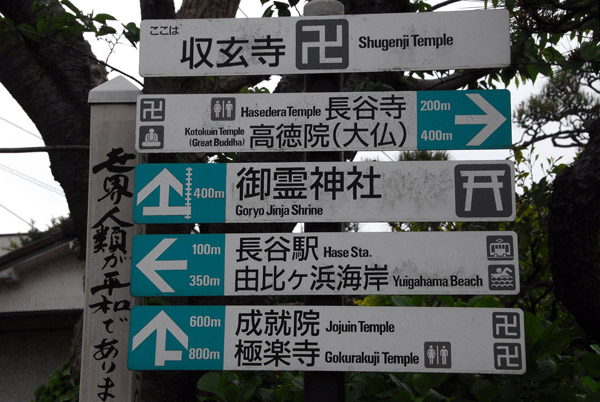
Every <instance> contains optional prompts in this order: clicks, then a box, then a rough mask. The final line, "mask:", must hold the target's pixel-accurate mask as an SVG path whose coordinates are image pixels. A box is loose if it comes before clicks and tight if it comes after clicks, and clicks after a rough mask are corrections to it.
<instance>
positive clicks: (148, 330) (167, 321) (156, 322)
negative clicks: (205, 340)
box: [131, 310, 188, 367]
mask: <svg viewBox="0 0 600 402" xmlns="http://www.w3.org/2000/svg"><path fill="white" fill-rule="evenodd" d="M154 331H156V354H155V357H154V365H155V366H157V367H162V366H164V365H165V362H166V361H167V360H168V361H180V360H181V350H167V331H169V332H170V333H171V334H173V336H174V337H175V339H177V340H178V341H179V343H181V344H182V345H183V347H184V348H186V349H187V348H188V336H187V335H186V334H185V332H183V331H182V330H181V328H179V327H178V326H177V324H176V323H175V322H174V321H173V320H172V319H171V317H169V316H168V315H167V313H165V312H164V310H163V311H161V312H160V313H158V314H157V315H156V317H154V318H153V319H152V320H151V321H150V322H149V323H148V324H146V326H145V327H144V328H142V330H141V331H140V332H138V333H137V334H136V335H135V336H134V337H133V340H132V343H131V350H132V351H134V350H135V349H136V348H137V347H138V346H140V345H141V344H142V343H143V342H144V341H145V340H146V338H148V337H149V336H150V335H152V333H153V332H154Z"/></svg>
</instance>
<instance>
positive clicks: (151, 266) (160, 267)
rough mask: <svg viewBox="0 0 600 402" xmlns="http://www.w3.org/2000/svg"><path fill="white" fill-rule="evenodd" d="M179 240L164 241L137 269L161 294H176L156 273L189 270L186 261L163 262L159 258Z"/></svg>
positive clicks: (139, 263) (138, 264)
mask: <svg viewBox="0 0 600 402" xmlns="http://www.w3.org/2000/svg"><path fill="white" fill-rule="evenodd" d="M176 241H177V239H172V238H171V239H168V238H167V239H163V240H161V242H160V243H158V244H157V245H156V247H154V248H153V249H152V251H150V252H149V253H148V254H147V255H146V256H145V257H144V258H143V259H142V260H141V261H140V262H138V263H137V265H136V267H137V268H138V269H139V270H140V271H142V273H143V274H144V275H146V278H148V279H149V280H150V282H152V283H153V284H154V286H156V287H157V288H158V289H159V290H160V291H161V292H163V293H172V292H175V289H173V288H172V287H171V286H169V284H168V283H167V282H166V281H165V280H164V279H163V278H162V277H161V276H160V275H159V274H158V273H157V272H156V271H185V270H187V261H186V260H162V261H158V258H159V257H160V256H161V255H162V253H164V252H165V251H166V250H167V249H168V248H169V247H171V245H172V244H173V243H175V242H176Z"/></svg>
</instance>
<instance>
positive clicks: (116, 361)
mask: <svg viewBox="0 0 600 402" xmlns="http://www.w3.org/2000/svg"><path fill="white" fill-rule="evenodd" d="M134 113H135V106H134V105H133V104H131V105H121V104H119V105H109V106H104V105H103V106H96V105H94V107H93V108H92V126H91V135H90V149H91V151H90V170H89V175H90V178H89V183H90V184H89V186H90V190H89V199H88V234H87V248H86V273H85V289H84V292H85V305H84V318H83V345H82V361H81V384H80V400H86V401H102V402H106V401H133V400H135V398H136V394H137V395H138V396H137V398H138V400H139V386H140V384H139V383H140V376H139V375H137V373H135V372H132V371H130V370H128V369H127V347H128V338H129V325H130V314H131V308H132V307H133V305H134V304H135V303H134V299H133V297H132V296H131V292H130V277H131V255H132V239H133V237H134V235H135V234H136V233H135V232H136V226H135V224H134V223H133V198H134V188H133V185H134V168H135V165H136V163H137V162H138V158H137V154H136V153H135V151H134V149H135V147H134V146H135V144H134V138H133V136H131V135H127V133H132V132H133V130H134V128H135V114H134Z"/></svg>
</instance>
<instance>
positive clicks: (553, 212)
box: [548, 119, 600, 342]
mask: <svg viewBox="0 0 600 402" xmlns="http://www.w3.org/2000/svg"><path fill="white" fill-rule="evenodd" d="M588 130H589V133H590V140H589V142H588V144H587V146H586V147H585V150H584V151H583V152H582V153H581V156H579V158H578V159H577V160H576V161H575V162H574V163H573V165H572V166H570V167H568V168H566V169H565V170H563V171H562V172H561V173H560V174H559V175H558V176H557V177H556V179H555V180H554V190H553V192H552V199H551V203H550V219H549V223H548V226H549V228H548V230H549V233H548V243H549V244H548V248H549V251H550V261H551V265H552V274H553V276H554V284H555V291H556V297H557V298H558V299H559V300H560V301H561V302H562V303H563V304H564V305H565V307H566V308H567V309H568V310H569V312H570V313H571V314H573V316H574V317H575V319H576V320H577V322H578V323H579V325H580V326H581V327H582V328H583V329H584V330H585V331H586V332H587V334H588V335H590V336H591V337H592V338H594V340H595V342H600V325H598V323H599V322H600V299H599V298H598V289H600V243H599V241H600V239H599V236H598V234H599V233H600V119H596V120H595V121H593V122H592V123H591V124H589V125H588Z"/></svg>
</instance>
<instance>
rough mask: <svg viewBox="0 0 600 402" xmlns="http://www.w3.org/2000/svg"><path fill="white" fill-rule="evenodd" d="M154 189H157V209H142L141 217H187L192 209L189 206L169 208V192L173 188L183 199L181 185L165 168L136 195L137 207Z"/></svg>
mask: <svg viewBox="0 0 600 402" xmlns="http://www.w3.org/2000/svg"><path fill="white" fill-rule="evenodd" d="M156 188H159V192H160V193H159V201H158V207H144V208H143V212H142V214H143V215H146V216H150V215H152V216H155V215H189V214H190V213H191V210H192V208H191V207H190V206H187V205H186V206H180V207H172V206H169V190H170V188H173V190H175V191H176V192H177V194H179V195H180V196H182V197H183V184H181V182H180V181H179V180H177V178H176V177H175V176H173V174H172V173H171V172H169V171H168V170H167V169H166V168H165V169H163V170H162V171H161V172H160V173H159V174H158V175H156V177H155V178H154V179H152V180H150V182H149V183H148V184H146V185H145V186H144V188H142V189H141V190H140V192H139V193H138V198H137V205H140V203H141V202H142V201H144V200H145V199H146V197H148V196H149V195H150V194H152V192H154V190H156Z"/></svg>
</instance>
